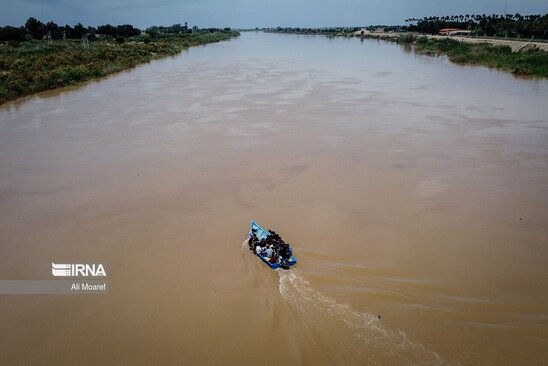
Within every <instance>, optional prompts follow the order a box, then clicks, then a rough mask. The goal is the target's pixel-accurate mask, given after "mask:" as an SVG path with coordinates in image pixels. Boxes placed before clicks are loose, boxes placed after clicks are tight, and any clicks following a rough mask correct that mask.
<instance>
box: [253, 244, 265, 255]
mask: <svg viewBox="0 0 548 366" xmlns="http://www.w3.org/2000/svg"><path fill="white" fill-rule="evenodd" d="M262 251H263V248H262V247H261V244H260V243H255V254H257V255H259V254H261V252H262Z"/></svg>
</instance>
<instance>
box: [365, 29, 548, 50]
mask: <svg viewBox="0 0 548 366" xmlns="http://www.w3.org/2000/svg"><path fill="white" fill-rule="evenodd" d="M406 34H409V33H404V32H371V31H369V30H365V29H364V30H363V34H362V31H358V32H354V35H355V36H358V37H364V38H382V39H386V38H393V39H394V38H400V37H403V36H405V35H406ZM415 36H417V37H422V36H424V37H428V38H429V39H435V40H442V39H452V40H455V41H458V42H464V43H472V44H478V43H488V44H491V45H493V46H508V47H510V48H511V49H512V51H513V52H519V51H523V50H527V49H531V48H535V49H538V50H540V51H544V52H548V42H539V41H532V40H524V39H511V38H508V39H501V38H489V37H464V36H441V35H432V34H415Z"/></svg>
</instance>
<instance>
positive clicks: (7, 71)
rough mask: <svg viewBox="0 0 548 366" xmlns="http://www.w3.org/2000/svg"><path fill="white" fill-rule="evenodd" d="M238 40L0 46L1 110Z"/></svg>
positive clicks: (177, 37)
mask: <svg viewBox="0 0 548 366" xmlns="http://www.w3.org/2000/svg"><path fill="white" fill-rule="evenodd" d="M237 36H239V33H238V32H236V31H227V32H215V33H208V32H200V33H191V34H158V35H155V36H154V37H150V36H148V35H143V36H137V37H133V38H130V39H128V40H127V41H124V40H122V41H123V42H120V40H118V42H117V41H116V40H114V39H110V40H98V41H94V42H92V43H90V45H89V48H87V49H86V48H84V47H83V46H82V44H81V43H80V42H78V41H70V40H65V41H53V42H50V43H48V42H47V41H29V42H22V43H13V42H12V43H6V44H0V104H2V103H5V102H7V101H9V100H13V99H16V98H19V97H22V96H25V95H29V94H34V93H37V92H40V91H44V90H48V89H54V88H59V87H63V86H67V85H73V84H76V83H80V82H83V81H87V80H91V79H95V78H100V77H103V76H106V75H109V74H112V73H115V72H118V71H122V70H125V69H129V68H132V67H135V66H137V65H138V64H142V63H145V62H149V61H151V60H154V59H158V58H162V57H166V56H173V55H176V54H178V53H180V52H181V51H182V50H184V49H187V48H189V47H192V46H197V45H202V44H207V43H212V42H219V41H224V40H228V39H230V38H233V37H237Z"/></svg>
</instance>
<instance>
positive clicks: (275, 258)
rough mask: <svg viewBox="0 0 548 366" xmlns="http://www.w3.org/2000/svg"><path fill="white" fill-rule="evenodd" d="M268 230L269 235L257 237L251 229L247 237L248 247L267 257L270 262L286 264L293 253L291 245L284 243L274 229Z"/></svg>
mask: <svg viewBox="0 0 548 366" xmlns="http://www.w3.org/2000/svg"><path fill="white" fill-rule="evenodd" d="M268 232H269V233H270V235H269V236H267V237H266V238H263V239H259V238H258V237H257V235H256V232H255V229H253V230H252V232H251V236H250V238H249V243H248V244H249V249H250V250H252V251H253V252H254V253H255V254H257V255H261V256H263V257H264V258H267V260H268V261H269V262H270V263H281V264H286V263H287V262H288V261H289V259H290V258H291V255H292V254H293V250H292V249H291V245H289V244H288V243H286V242H285V241H284V240H283V239H282V237H281V236H280V235H278V234H277V233H276V232H275V231H273V230H268Z"/></svg>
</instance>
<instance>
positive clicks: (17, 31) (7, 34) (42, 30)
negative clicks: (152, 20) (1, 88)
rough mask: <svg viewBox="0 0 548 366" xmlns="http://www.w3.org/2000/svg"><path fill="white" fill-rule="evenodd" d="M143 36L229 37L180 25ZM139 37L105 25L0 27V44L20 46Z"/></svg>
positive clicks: (32, 22) (127, 27)
mask: <svg viewBox="0 0 548 366" xmlns="http://www.w3.org/2000/svg"><path fill="white" fill-rule="evenodd" d="M145 32H146V33H147V34H149V35H151V36H154V35H156V34H159V33H165V34H168V33H169V34H173V33H175V34H184V33H194V32H207V33H217V32H223V33H230V32H231V29H230V28H224V29H221V28H204V29H199V28H198V27H197V26H194V27H192V28H190V27H189V26H188V24H187V23H186V22H185V24H184V25H181V24H173V25H171V26H153V27H149V28H147V29H146V30H145ZM141 33H142V31H141V30H140V29H139V28H136V27H134V26H133V25H131V24H122V25H111V24H105V25H100V26H98V27H90V26H88V27H85V26H84V25H82V24H81V23H78V24H76V25H75V26H74V27H71V26H70V25H68V24H66V25H64V26H59V25H57V24H56V23H54V22H52V21H50V22H47V23H42V22H41V21H39V20H38V19H36V18H32V17H31V18H28V19H27V21H26V22H25V25H23V26H21V27H12V26H9V25H8V26H5V27H0V42H2V41H16V42H24V41H30V40H33V39H51V40H58V39H78V40H79V39H82V37H83V36H87V37H88V38H89V39H95V38H99V37H112V38H117V39H120V38H127V37H133V36H138V35H140V34H141Z"/></svg>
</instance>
